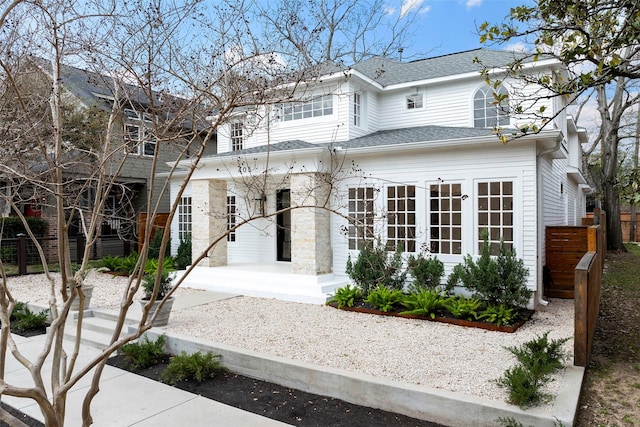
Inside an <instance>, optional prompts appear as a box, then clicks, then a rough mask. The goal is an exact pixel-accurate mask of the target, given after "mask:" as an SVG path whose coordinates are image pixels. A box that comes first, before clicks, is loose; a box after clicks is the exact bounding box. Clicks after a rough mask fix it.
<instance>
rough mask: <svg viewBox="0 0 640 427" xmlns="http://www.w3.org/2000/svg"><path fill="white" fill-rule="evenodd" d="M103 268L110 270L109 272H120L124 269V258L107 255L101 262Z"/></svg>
mask: <svg viewBox="0 0 640 427" xmlns="http://www.w3.org/2000/svg"><path fill="white" fill-rule="evenodd" d="M100 264H101V266H102V267H105V268H108V269H109V271H120V269H121V267H122V257H119V256H110V255H107V256H105V257H103V258H102V260H101V261H100Z"/></svg>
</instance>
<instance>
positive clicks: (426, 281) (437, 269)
mask: <svg viewBox="0 0 640 427" xmlns="http://www.w3.org/2000/svg"><path fill="white" fill-rule="evenodd" d="M407 269H408V271H409V273H411V276H413V281H412V282H411V284H410V285H409V292H411V293H415V292H419V291H423V290H429V289H435V288H437V287H438V286H440V282H441V281H442V278H443V277H444V264H443V263H442V261H440V260H439V259H438V258H436V257H435V256H433V257H432V256H426V257H425V256H424V255H423V254H422V253H420V254H418V256H417V257H414V256H413V255H411V256H409V258H408V259H407Z"/></svg>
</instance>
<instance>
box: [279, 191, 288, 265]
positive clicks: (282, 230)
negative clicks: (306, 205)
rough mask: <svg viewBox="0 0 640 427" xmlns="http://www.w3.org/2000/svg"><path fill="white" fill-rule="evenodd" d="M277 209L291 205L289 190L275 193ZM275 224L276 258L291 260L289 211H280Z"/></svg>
mask: <svg viewBox="0 0 640 427" xmlns="http://www.w3.org/2000/svg"><path fill="white" fill-rule="evenodd" d="M276 205H277V208H278V210H282V209H287V208H289V207H290V206H291V191H290V190H279V191H278V193H277V195H276ZM276 224H277V233H276V240H277V243H276V245H277V259H278V261H291V211H290V210H286V211H284V212H280V213H279V214H278V215H277V217H276Z"/></svg>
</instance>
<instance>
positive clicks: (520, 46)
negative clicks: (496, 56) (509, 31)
mask: <svg viewBox="0 0 640 427" xmlns="http://www.w3.org/2000/svg"><path fill="white" fill-rule="evenodd" d="M504 50H509V51H511V52H527V51H528V49H527V45H526V44H524V43H522V42H515V43H510V44H508V45H506V46H505V47H504Z"/></svg>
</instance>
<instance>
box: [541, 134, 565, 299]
mask: <svg viewBox="0 0 640 427" xmlns="http://www.w3.org/2000/svg"><path fill="white" fill-rule="evenodd" d="M562 139H563V137H562V135H560V136H558V138H556V145H555V146H554V147H551V148H548V149H546V150H543V151H541V152H539V153H538V154H536V180H537V183H536V185H537V187H538V188H537V193H538V194H537V199H538V200H537V205H538V206H539V207H542V206H544V205H543V201H544V200H543V196H542V179H541V178H542V176H541V174H540V159H541V158H542V157H543V156H546V155H548V154H551V153H554V152H556V151H558V150H560V147H562ZM542 214H543V212H542V211H539V212H538V215H537V222H538V223H537V225H536V228H537V229H538V235H539V236H540V235H542V236H544V230H542V231H541V228H540V227H541V224H542ZM539 242H542V239H539ZM539 244H540V243H539ZM541 249H544V247H542V248H541ZM545 261H546V256H545ZM543 268H544V267H543ZM538 273H541V275H542V281H541V282H540V283H542V286H541V289H539V290H538V292H537V294H538V298H537V299H538V304H540V305H542V306H547V305H548V304H549V301H547V300H545V299H543V298H542V294H543V293H544V272H538ZM536 286H537V285H536Z"/></svg>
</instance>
